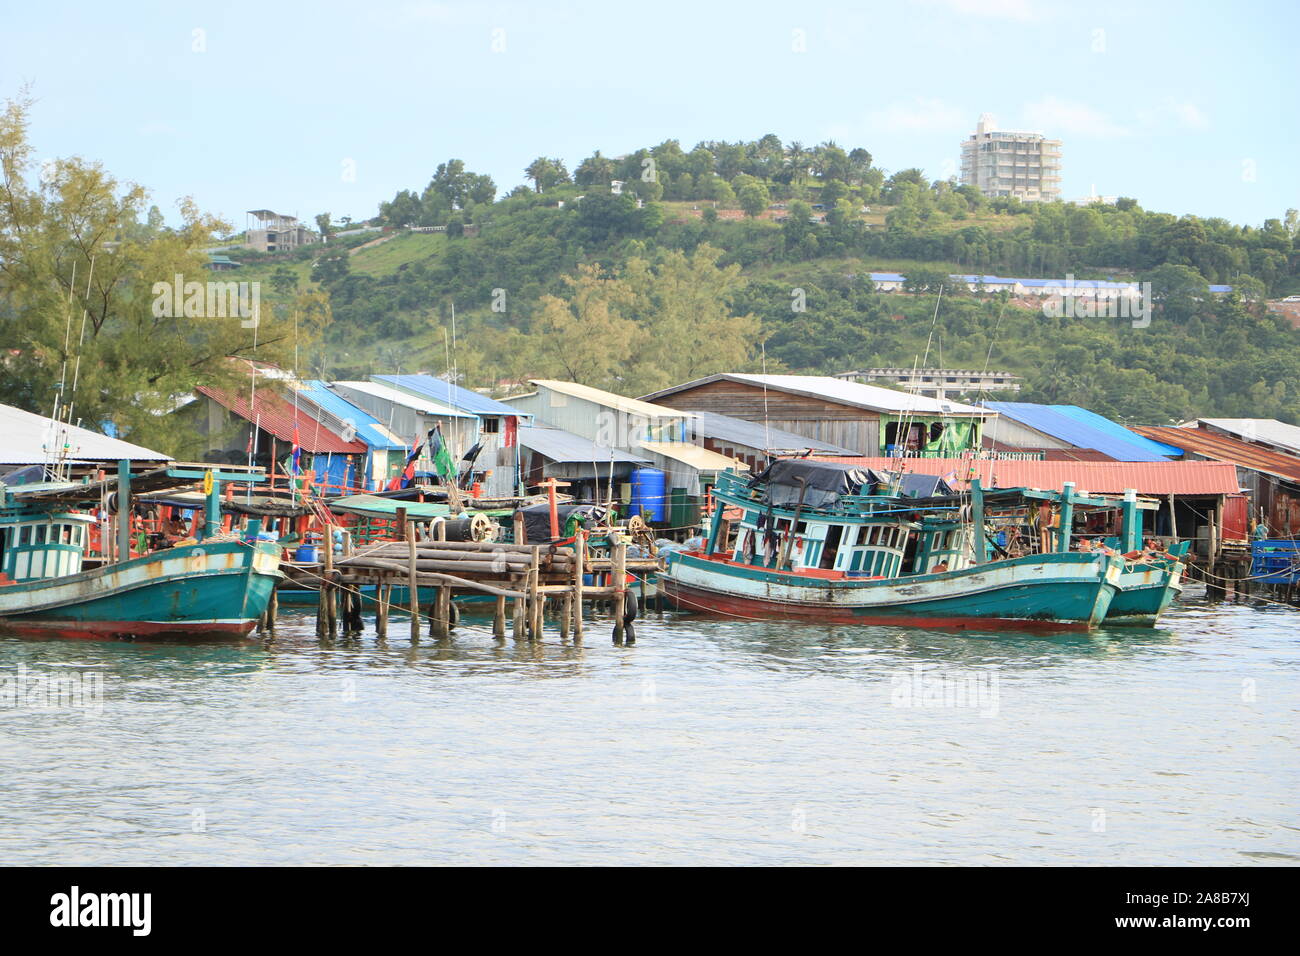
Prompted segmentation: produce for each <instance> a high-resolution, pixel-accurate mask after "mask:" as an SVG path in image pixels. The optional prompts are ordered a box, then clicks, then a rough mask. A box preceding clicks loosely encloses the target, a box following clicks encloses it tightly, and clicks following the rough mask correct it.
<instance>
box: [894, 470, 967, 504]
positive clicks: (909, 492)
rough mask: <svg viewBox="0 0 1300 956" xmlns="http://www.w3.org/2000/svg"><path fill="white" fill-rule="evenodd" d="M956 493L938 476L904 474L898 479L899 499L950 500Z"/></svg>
mask: <svg viewBox="0 0 1300 956" xmlns="http://www.w3.org/2000/svg"><path fill="white" fill-rule="evenodd" d="M955 494H957V492H955V491H953V489H952V488H951V487H950V486H949V485H948V482H946V481H944V480H943V479H942V478H940V477H939V476H938V475H917V474H912V473H907V472H905V473H904V474H903V475H901V476H900V478H899V483H898V496H899V497H900V498H951V497H952V496H953V495H955Z"/></svg>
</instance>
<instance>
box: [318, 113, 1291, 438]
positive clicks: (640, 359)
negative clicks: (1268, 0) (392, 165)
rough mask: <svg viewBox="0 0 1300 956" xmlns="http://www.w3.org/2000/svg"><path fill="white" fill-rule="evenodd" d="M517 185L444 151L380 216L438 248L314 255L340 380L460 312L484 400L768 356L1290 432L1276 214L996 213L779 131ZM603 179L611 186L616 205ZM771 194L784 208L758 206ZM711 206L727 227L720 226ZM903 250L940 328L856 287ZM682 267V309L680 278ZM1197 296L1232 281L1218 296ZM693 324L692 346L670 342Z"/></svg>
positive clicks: (967, 193) (423, 359) (594, 161)
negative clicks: (343, 353) (1147, 321)
mask: <svg viewBox="0 0 1300 956" xmlns="http://www.w3.org/2000/svg"><path fill="white" fill-rule="evenodd" d="M525 175H526V176H527V177H528V179H529V181H530V182H531V183H532V186H531V187H530V186H520V187H518V188H516V189H514V190H513V191H511V192H510V194H509V195H507V196H506V197H504V198H503V199H500V200H496V199H495V187H494V184H493V183H492V182H491V180H490V178H488V177H485V176H481V175H478V174H474V173H472V172H469V171H467V170H466V169H465V167H464V164H463V163H462V162H460V161H459V160H452V161H450V162H447V163H444V164H442V165H440V166H439V167H438V168H437V171H436V172H435V173H434V175H433V177H432V179H431V180H430V182H429V184H428V186H427V187H425V189H424V190H422V191H419V192H416V191H410V190H408V191H403V192H399V193H398V194H397V195H396V196H395V197H394V199H393V200H392V202H387V203H383V204H381V207H380V216H379V219H380V221H381V222H383V223H384V224H386V225H390V226H394V227H402V226H411V225H415V226H430V225H433V226H445V227H446V234H447V237H448V238H447V243H446V245H445V246H444V247H443V248H441V249H440V250H439V251H438V252H437V253H436V254H434V255H431V256H429V257H428V258H427V259H423V260H418V261H414V262H409V263H406V264H405V265H403V266H401V267H400V268H399V269H398V270H397V271H395V272H394V273H392V274H390V275H383V276H372V275H363V274H358V273H354V272H352V271H350V269H349V264H348V257H347V256H346V255H345V254H343V250H341V249H338V250H335V251H334V252H333V253H329V252H327V253H326V254H325V255H324V256H322V257H321V258H320V259H318V260H317V262H316V266H315V269H314V273H313V277H314V278H315V279H317V280H318V281H319V282H320V283H321V285H322V287H323V288H324V289H326V290H327V291H328V294H329V296H330V301H331V304H332V307H333V315H334V322H333V325H332V326H331V328H330V329H329V331H328V332H327V339H328V341H330V342H333V343H334V345H335V346H336V348H338V349H341V348H342V347H343V346H344V345H345V344H347V345H349V346H352V347H353V349H354V350H353V351H351V352H350V354H352V355H355V354H356V351H355V346H357V345H363V346H364V345H366V344H367V343H369V344H370V345H371V346H372V347H373V349H372V352H371V355H370V357H369V358H368V359H367V362H368V364H366V363H362V364H359V365H348V366H346V367H345V368H344V369H340V371H347V372H348V373H352V374H360V373H364V372H368V371H372V370H374V371H378V370H381V367H388V366H392V365H394V364H395V363H400V364H404V365H405V367H407V368H410V367H412V364H421V363H423V364H424V365H425V366H426V367H429V368H431V370H434V371H443V365H444V364H445V358H444V354H445V349H444V335H445V334H446V333H445V329H446V327H447V325H448V318H449V314H448V303H450V302H453V301H454V302H455V303H456V309H457V319H458V326H459V329H458V331H459V333H460V335H459V337H458V349H457V353H458V357H457V362H456V365H457V371H458V373H459V374H460V375H461V376H462V377H463V378H464V380H465V381H467V382H468V384H471V385H474V386H477V387H492V386H494V385H495V384H497V383H499V382H502V381H505V382H518V381H521V380H525V379H527V378H529V377H564V378H574V379H577V380H579V381H585V382H587V383H588V384H592V385H596V386H599V387H604V388H609V389H611V390H614V391H618V392H622V393H624V394H639V393H642V392H645V391H648V390H650V389H651V388H654V387H658V386H659V385H661V384H666V383H668V382H673V381H680V380H683V379H684V378H687V377H690V376H691V375H697V374H708V373H711V372H715V371H722V370H742V369H753V368H757V367H759V366H760V365H762V364H763V363H764V362H766V367H767V368H768V369H769V371H772V370H780V369H784V370H791V371H801V372H814V373H831V372H838V371H844V370H847V369H849V368H852V367H861V366H867V365H902V366H911V365H912V364H913V363H915V362H924V363H926V364H929V365H935V364H937V363H939V362H942V363H943V364H945V365H948V366H964V367H973V368H984V367H985V366H986V364H987V365H988V366H989V367H997V368H1002V369H1006V370H1009V371H1012V372H1015V373H1018V374H1021V375H1024V376H1025V377H1026V379H1027V382H1028V387H1027V389H1026V390H1025V392H1024V394H1023V397H1024V398H1025V399H1026V400H1031V401H1045V402H1048V401H1050V402H1074V403H1077V404H1080V405H1085V406H1087V407H1089V408H1093V409H1096V410H1097V411H1099V412H1102V413H1104V414H1109V415H1114V416H1117V417H1119V418H1121V419H1124V420H1126V421H1132V422H1148V423H1164V422H1169V421H1174V420H1181V419H1184V418H1186V417H1189V416H1192V415H1198V414H1199V415H1211V414H1213V415H1223V416H1262V417H1279V418H1286V419H1290V420H1300V351H1298V350H1297V345H1300V332H1297V331H1296V330H1295V329H1293V328H1292V327H1291V326H1289V325H1288V324H1287V323H1286V322H1284V321H1282V320H1281V319H1278V318H1275V317H1273V316H1271V315H1269V314H1268V312H1267V311H1266V310H1265V309H1264V306H1263V304H1262V302H1261V299H1262V298H1263V297H1264V296H1265V295H1269V294H1272V295H1282V294H1286V293H1288V292H1291V291H1297V290H1300V247H1298V246H1297V234H1298V232H1300V221H1298V219H1297V214H1296V212H1295V211H1294V210H1291V211H1288V213H1287V215H1286V216H1285V217H1284V219H1277V220H1269V221H1267V222H1266V223H1265V224H1264V226H1263V227H1262V228H1253V227H1245V226H1235V225H1232V224H1230V223H1228V222H1227V221H1225V220H1222V219H1199V218H1196V217H1192V216H1185V217H1182V218H1177V217H1174V216H1171V215H1167V214H1163V213H1155V212H1148V211H1146V210H1143V209H1142V208H1140V207H1139V205H1138V204H1137V202H1135V201H1134V200H1131V199H1121V200H1120V201H1119V202H1118V203H1117V204H1116V205H1114V206H1103V205H1093V206H1088V207H1077V206H1072V205H1067V204H1063V203H1050V204H1041V203H1038V204H1036V203H1020V202H1019V201H1017V200H1002V199H998V200H989V199H986V198H985V197H983V196H981V195H980V194H979V193H978V192H977V191H975V190H974V189H972V188H970V187H965V186H954V185H952V184H951V183H948V182H927V181H926V180H925V179H924V177H923V175H922V174H921V172H920V171H919V170H915V169H909V170H903V171H901V172H898V173H895V174H893V175H889V176H887V175H886V174H885V173H884V172H883V171H882V170H880V169H878V168H877V167H875V166H873V165H872V158H871V155H870V154H869V153H868V152H867V151H866V150H863V149H853V150H849V151H845V150H844V149H842V148H840V147H838V146H836V145H835V144H833V143H825V144H822V145H820V146H816V147H813V148H804V147H802V146H801V145H800V144H798V143H792V144H790V145H788V146H785V145H783V144H782V143H781V142H780V141H779V140H778V139H777V138H776V137H775V136H765V137H763V138H762V139H760V140H757V141H755V142H749V143H701V144H700V145H698V146H696V147H695V148H694V149H693V150H691V151H689V152H687V151H684V150H683V149H682V148H681V147H680V146H679V144H677V143H676V142H673V141H669V142H666V143H662V144H660V145H659V146H656V147H654V148H652V149H644V150H638V151H637V152H635V153H632V154H630V155H628V156H625V157H620V158H617V159H614V158H610V157H606V156H603V155H601V154H600V153H599V152H597V153H595V154H594V155H592V156H591V157H588V158H587V159H585V160H583V162H582V163H581V164H580V165H579V166H578V167H577V169H576V170H575V171H574V172H573V175H572V176H571V175H570V174H569V171H568V170H567V169H566V167H565V165H564V163H563V162H562V161H560V160H557V159H548V158H545V157H543V158H539V159H537V160H535V161H534V162H533V163H531V164H530V165H529V166H528V167H527V169H526V170H525ZM615 180H618V181H621V182H622V183H623V184H624V185H623V186H622V190H623V193H622V195H614V194H612V192H611V189H610V184H611V183H612V182H613V181H615ZM682 203H684V204H685V205H682ZM776 203H779V204H781V205H783V206H784V207H785V208H783V209H779V210H777V211H776V215H778V216H780V217H781V219H780V220H779V221H772V220H771V219H769V218H765V217H762V218H761V214H762V213H763V212H764V210H767V209H768V208H769V206H770V205H772V204H776ZM814 204H815V206H816V207H818V208H814ZM692 207H697V208H698V210H699V214H698V215H696V210H695V209H693V208H692ZM715 207H721V208H724V209H725V208H740V209H742V210H743V211H744V213H745V215H744V217H743V218H742V219H740V220H735V219H724V218H720V217H719V216H718V215H717V209H716V208H715ZM863 207H868V208H874V209H876V210H877V212H878V211H879V208H880V207H887V209H888V211H887V213H886V214H885V216H884V222H883V223H879V222H877V223H875V224H871V223H869V222H868V221H867V218H868V217H867V216H866V215H864V213H863ZM876 218H877V219H878V218H879V216H878V215H877V216H876ZM469 225H474V226H476V227H477V229H476V230H475V231H474V234H472V235H467V234H466V231H465V227H466V226H469ZM313 254H319V250H318V249H317V250H315V252H314V253H313ZM900 260H903V261H910V262H911V263H913V265H912V266H911V267H908V268H904V271H906V272H907V274H908V276H909V282H908V285H909V287H910V288H911V291H914V292H928V293H934V292H937V291H938V287H939V286H941V285H943V286H945V288H946V291H945V297H944V302H943V305H942V307H941V308H940V310H939V314H938V319H937V321H935V320H934V318H933V314H934V296H933V295H910V296H907V295H897V294H882V293H877V292H875V291H874V289H873V288H872V285H871V283H870V281H869V280H868V279H867V277H866V276H865V274H864V273H865V272H867V271H869V270H870V269H871V268H872V265H871V264H872V263H873V262H892V263H896V262H898V261H900ZM737 267H738V268H737ZM954 268H961V269H963V270H968V271H971V272H985V273H993V274H999V275H1031V276H1032V275H1043V276H1064V275H1065V274H1066V273H1073V274H1075V275H1076V276H1078V277H1079V278H1109V277H1114V278H1125V279H1129V278H1137V279H1141V280H1149V281H1151V282H1152V285H1153V290H1154V294H1155V300H1156V314H1155V316H1154V317H1153V321H1152V323H1151V325H1150V326H1149V327H1147V328H1134V327H1133V325H1132V322H1131V321H1130V320H1129V319H1127V318H1124V319H1101V318H1090V319H1079V318H1064V319H1055V318H1048V317H1046V316H1044V315H1043V314H1042V313H1041V311H1038V310H1029V309H1025V308H1022V307H1020V306H1017V305H1014V304H1008V303H1006V302H1005V301H1003V300H1002V299H1000V298H998V297H996V296H975V295H971V294H969V293H966V292H965V291H964V290H960V289H954V288H952V286H951V285H950V284H949V283H948V282H947V280H946V274H947V272H948V271H949V270H950V269H954ZM686 276H689V277H690V279H689V281H690V282H691V283H693V284H694V286H695V287H696V288H695V294H694V295H693V296H691V297H687V296H686V295H685V294H684V292H682V290H681V289H680V286H681V283H682V282H683V281H686V280H685V277H686ZM778 277H779V278H778ZM1210 283H1224V284H1231V285H1232V286H1234V289H1235V290H1236V291H1235V292H1234V293H1232V294H1230V295H1227V296H1214V295H1211V294H1210V293H1209V292H1208V289H1207V286H1208V285H1209V284H1210ZM797 290H801V291H797ZM494 306H495V309H494ZM562 308H563V309H567V311H568V313H569V318H568V320H563V321H562V319H561V309H562ZM691 309H693V310H695V314H696V316H697V321H696V322H695V323H694V325H693V326H692V324H691V323H690V321H689V319H688V317H687V312H689V310H691ZM674 310H677V311H676V312H675V311H674ZM623 322H626V323H630V324H629V325H623V324H621V323H623ZM688 328H693V329H694V330H695V331H696V332H697V333H699V334H697V335H694V336H687V337H684V336H685V331H684V330H685V329H688ZM557 337H558V338H557ZM394 343H398V344H396V345H395V344H394ZM760 343H765V348H764V349H763V350H760ZM421 349H423V351H421ZM927 349H928V352H927ZM602 350H603V352H604V353H605V357H604V358H601V357H599V356H598V355H597V354H596V353H598V352H602ZM764 351H765V355H764V354H763V352H764ZM611 352H612V353H613V354H612V356H610V355H609V353H611ZM336 354H337V352H336Z"/></svg>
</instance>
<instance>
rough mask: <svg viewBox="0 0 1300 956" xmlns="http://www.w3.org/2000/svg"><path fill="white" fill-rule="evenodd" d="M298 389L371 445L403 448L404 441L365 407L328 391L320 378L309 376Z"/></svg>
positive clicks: (308, 399) (307, 398)
mask: <svg viewBox="0 0 1300 956" xmlns="http://www.w3.org/2000/svg"><path fill="white" fill-rule="evenodd" d="M298 385H299V388H298V392H299V394H300V395H302V396H303V398H305V399H306V400H307V401H309V402H312V403H313V404H315V405H316V406H317V407H318V408H319V409H320V410H321V411H322V412H325V413H327V414H328V415H331V416H333V418H335V419H337V420H338V422H339V423H341V424H343V425H351V426H352V427H353V428H355V429H356V430H357V437H358V438H360V439H361V440H362V441H363V442H365V443H366V444H367V445H369V446H370V447H371V448H388V449H391V448H406V447H407V444H406V442H404V441H402V439H401V437H400V436H398V435H394V434H393V433H392V432H391V431H389V430H388V429H387V428H386V427H384V425H383V424H381V423H380V421H379V419H377V418H375V417H374V416H373V415H371V414H370V413H369V412H367V411H365V410H364V409H360V408H357V406H355V405H353V404H352V403H351V402H349V401H348V400H347V399H346V398H344V397H343V396H342V395H339V394H338V393H337V392H331V391H330V390H329V386H328V385H326V384H325V383H324V382H322V381H320V380H319V379H309V380H308V381H305V382H299V383H298Z"/></svg>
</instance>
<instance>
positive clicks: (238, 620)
mask: <svg viewBox="0 0 1300 956" xmlns="http://www.w3.org/2000/svg"><path fill="white" fill-rule="evenodd" d="M279 562H280V551H279V548H278V547H277V546H275V545H273V544H270V543H259V544H257V545H247V544H243V543H241V542H238V541H219V542H214V543H210V544H197V545H191V546H189V547H183V548H173V549H170V550H168V551H160V552H156V553H153V554H148V555H144V556H143V557H139V558H133V559H131V560H130V561H123V562H121V563H118V564H112V565H108V566H105V567H102V568H97V569H95V570H93V571H85V572H82V573H80V574H72V575H67V576H65V577H59V578H47V579H43V580H40V581H32V582H27V583H23V584H14V585H9V586H7V587H2V588H0V630H3V631H6V632H9V633H16V634H22V635H25V636H31V637H47V638H80V639H89V640H136V639H144V640H187V639H195V638H202V639H211V638H242V637H246V636H247V635H248V634H249V633H250V632H251V631H252V630H253V628H254V627H255V626H256V624H257V620H258V618H259V617H261V615H262V612H264V611H265V610H266V607H267V604H268V603H269V601H270V597H271V591H272V590H273V589H274V587H275V585H276V583H277V582H278V581H279V579H280V572H279V571H278V568H279Z"/></svg>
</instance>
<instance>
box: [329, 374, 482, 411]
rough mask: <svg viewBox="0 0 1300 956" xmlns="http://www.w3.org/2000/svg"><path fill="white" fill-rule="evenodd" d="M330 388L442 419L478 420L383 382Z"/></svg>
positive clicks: (356, 383) (339, 383)
mask: <svg viewBox="0 0 1300 956" xmlns="http://www.w3.org/2000/svg"><path fill="white" fill-rule="evenodd" d="M330 388H332V389H335V390H337V391H338V392H339V393H340V394H342V395H343V396H344V397H346V396H347V392H348V390H349V389H350V390H352V391H356V392H364V393H365V394H366V395H373V396H374V397H375V398H382V399H383V400H384V401H386V402H392V403H393V404H394V405H400V406H401V407H402V408H411V409H414V410H415V411H417V412H422V413H423V414H425V415H434V416H438V417H441V418H478V416H477V415H475V414H473V413H471V412H458V411H456V409H454V408H452V407H450V406H448V405H444V404H442V403H441V402H435V401H433V400H432V399H428V398H421V397H420V396H418V395H412V394H411V393H410V392H404V391H402V390H401V389H400V388H393V387H392V386H391V385H385V384H383V383H382V382H331V383H330Z"/></svg>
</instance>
